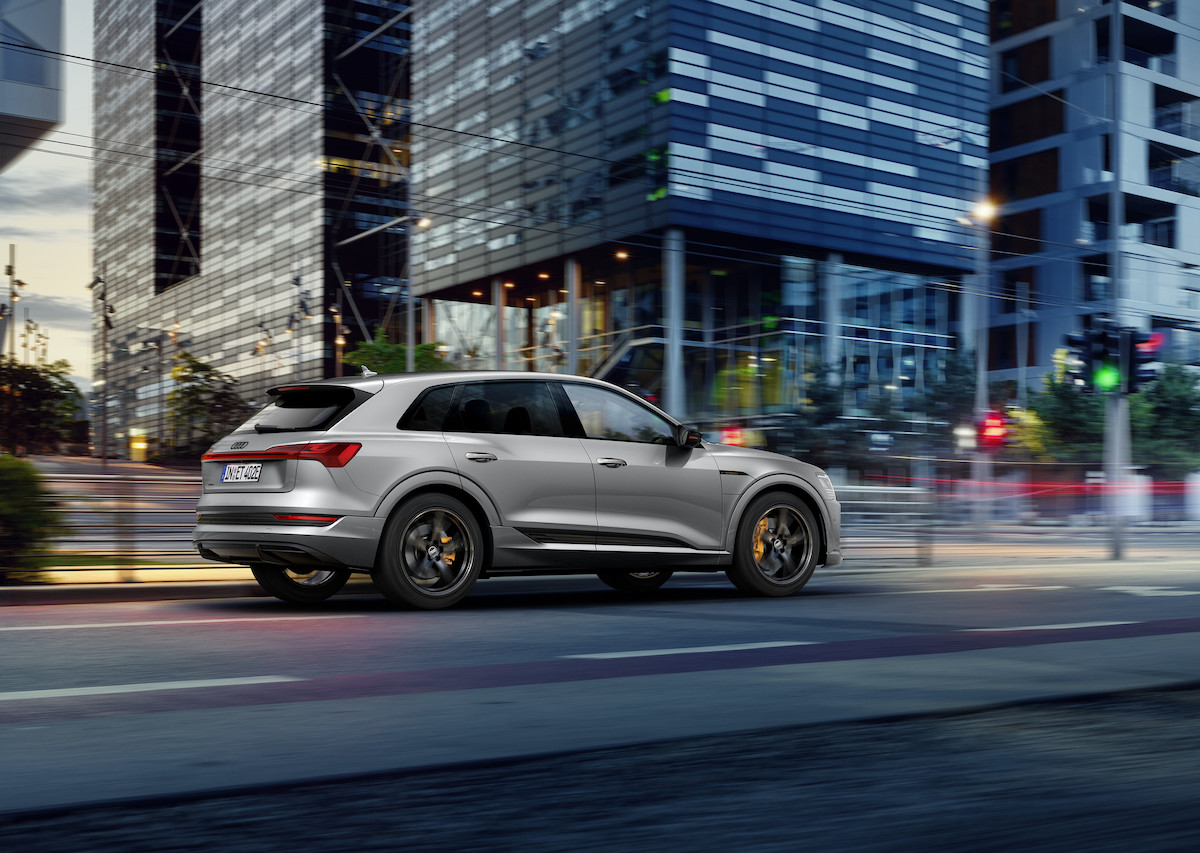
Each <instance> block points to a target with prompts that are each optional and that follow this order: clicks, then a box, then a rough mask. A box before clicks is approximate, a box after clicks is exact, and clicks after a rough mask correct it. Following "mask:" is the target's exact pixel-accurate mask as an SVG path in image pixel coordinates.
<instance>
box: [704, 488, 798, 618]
mask: <svg viewBox="0 0 1200 853" xmlns="http://www.w3.org/2000/svg"><path fill="white" fill-rule="evenodd" d="M818 518H819V516H818V515H816V514H815V513H814V512H813V511H812V509H811V508H810V507H809V506H808V504H807V502H805V501H803V500H801V499H800V498H798V497H797V496H796V495H795V494H793V493H791V492H785V491H776V490H768V491H766V492H764V493H762V494H760V495H759V496H757V497H756V498H755V499H754V500H752V501H751V502H750V503H749V505H747V506H746V507H745V509H744V511H743V512H742V514H741V515H740V516H739V518H738V521H737V538H736V539H735V541H734V545H733V563H732V565H731V566H730V567H729V569H728V570H727V571H726V575H727V576H728V577H729V580H730V581H731V582H732V583H733V585H734V586H736V587H737V588H738V589H740V590H742V591H743V592H748V593H752V594H756V595H766V596H770V597H772V598H778V597H782V596H787V595H792V594H794V593H796V592H799V591H800V589H801V588H802V587H803V586H804V585H805V584H806V583H808V581H809V579H810V578H811V577H812V575H813V571H814V570H815V569H816V567H817V564H818V562H819V561H820V557H821V539H822V534H821V532H820V529H819V527H820V525H819V523H818V521H817V519H818Z"/></svg>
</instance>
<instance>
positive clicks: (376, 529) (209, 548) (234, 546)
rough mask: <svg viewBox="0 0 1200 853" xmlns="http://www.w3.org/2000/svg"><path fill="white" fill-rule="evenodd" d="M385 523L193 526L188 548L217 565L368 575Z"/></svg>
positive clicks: (367, 520)
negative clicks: (322, 570)
mask: <svg viewBox="0 0 1200 853" xmlns="http://www.w3.org/2000/svg"><path fill="white" fill-rule="evenodd" d="M383 525H384V519H379V518H363V517H355V516H346V517H344V518H341V519H339V520H338V521H336V522H334V523H333V524H330V525H327V526H318V525H314V526H301V525H258V524H254V525H247V524H198V525H196V528H195V530H194V531H193V533H192V545H193V546H194V547H195V549H196V551H197V552H199V554H200V556H201V557H204V558H205V559H206V560H215V561H217V562H222V563H237V564H240V565H252V564H259V563H266V564H269V565H277V566H291V567H295V568H298V569H304V570H306V571H307V570H311V569H313V568H318V567H322V568H340V569H354V570H358V571H370V570H371V568H372V567H373V566H374V565H375V555H376V552H377V551H378V547H379V540H380V537H381V536H382V533H383Z"/></svg>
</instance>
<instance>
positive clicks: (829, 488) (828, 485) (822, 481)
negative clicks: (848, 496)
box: [817, 471, 837, 501]
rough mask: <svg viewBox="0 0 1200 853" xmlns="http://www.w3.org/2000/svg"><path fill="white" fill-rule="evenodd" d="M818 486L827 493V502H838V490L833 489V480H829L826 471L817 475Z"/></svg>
mask: <svg viewBox="0 0 1200 853" xmlns="http://www.w3.org/2000/svg"><path fill="white" fill-rule="evenodd" d="M817 484H818V485H819V486H820V487H821V491H823V492H824V493H825V498H826V500H831V501H836V500H837V490H835V489H834V488H833V480H831V479H829V475H828V474H826V473H825V472H824V471H819V472H818V473H817Z"/></svg>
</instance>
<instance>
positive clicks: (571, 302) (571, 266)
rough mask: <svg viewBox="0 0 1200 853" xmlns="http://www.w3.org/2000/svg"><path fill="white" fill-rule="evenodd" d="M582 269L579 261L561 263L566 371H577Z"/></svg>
mask: <svg viewBox="0 0 1200 853" xmlns="http://www.w3.org/2000/svg"><path fill="white" fill-rule="evenodd" d="M581 277H582V271H581V270H580V267H579V261H577V260H575V259H574V258H567V261H566V263H565V264H564V265H563V281H564V282H566V290H567V316H566V321H567V328H566V330H565V334H564V336H563V337H565V338H566V340H565V341H563V343H564V344H565V345H566V347H567V373H572V374H574V373H578V372H579V290H580V282H581Z"/></svg>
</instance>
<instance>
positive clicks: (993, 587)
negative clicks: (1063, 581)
mask: <svg viewBox="0 0 1200 853" xmlns="http://www.w3.org/2000/svg"><path fill="white" fill-rule="evenodd" d="M1040 589H1070V587H1069V586H1025V585H1023V584H1015V583H1014V584H1004V583H987V584H981V585H980V586H962V587H956V588H950V589H898V590H892V591H889V592H875V593H865V594H866V595H934V594H940V593H943V592H1020V591H1022V590H1040Z"/></svg>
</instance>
